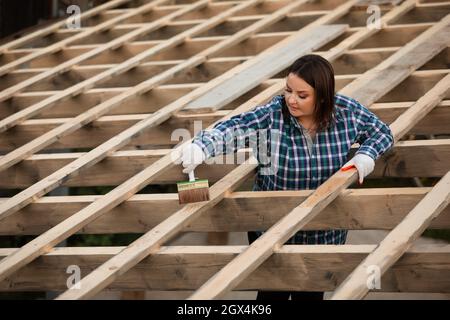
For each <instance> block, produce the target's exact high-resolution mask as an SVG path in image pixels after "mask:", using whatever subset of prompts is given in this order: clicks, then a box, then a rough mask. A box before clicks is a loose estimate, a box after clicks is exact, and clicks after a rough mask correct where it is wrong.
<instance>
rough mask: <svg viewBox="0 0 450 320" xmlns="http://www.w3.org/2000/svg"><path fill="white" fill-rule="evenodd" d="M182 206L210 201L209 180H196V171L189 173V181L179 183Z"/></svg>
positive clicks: (179, 198)
mask: <svg viewBox="0 0 450 320" xmlns="http://www.w3.org/2000/svg"><path fill="white" fill-rule="evenodd" d="M177 188H178V200H179V203H180V204H183V203H192V202H200V201H208V200H209V184H208V180H206V179H203V180H195V175H194V170H192V171H190V172H189V181H181V182H177Z"/></svg>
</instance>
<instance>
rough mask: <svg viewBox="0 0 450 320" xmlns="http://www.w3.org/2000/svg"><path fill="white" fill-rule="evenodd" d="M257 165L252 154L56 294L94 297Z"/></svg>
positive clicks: (70, 298) (177, 231)
mask: <svg viewBox="0 0 450 320" xmlns="http://www.w3.org/2000/svg"><path fill="white" fill-rule="evenodd" d="M257 166H258V161H257V160H256V159H255V158H250V159H249V160H248V161H246V162H245V163H244V164H243V165H241V166H239V167H238V168H236V169H235V170H233V171H232V172H230V173H229V174H227V175H226V176H225V177H224V178H222V179H221V180H220V181H218V182H217V183H215V184H214V185H213V186H212V187H211V188H210V190H209V193H210V200H209V201H202V202H197V203H191V204H187V205H185V206H184V207H183V208H181V209H180V210H178V211H177V212H175V213H174V214H172V215H170V217H168V218H167V219H165V220H164V221H162V222H161V223H160V224H158V225H157V226H156V227H154V228H152V229H151V230H150V231H148V232H147V233H145V234H144V235H143V236H141V237H139V238H138V239H137V240H135V241H134V242H133V243H131V244H130V245H129V246H128V247H127V248H125V249H124V250H122V251H121V252H120V253H119V254H118V255H115V256H114V257H113V258H111V259H110V260H108V261H107V262H105V263H104V264H102V265H101V266H100V267H98V268H96V269H95V270H94V271H93V272H92V273H90V274H89V275H88V276H86V277H84V278H83V279H82V280H81V281H80V288H79V289H72V290H71V289H69V290H67V291H66V292H64V293H63V294H61V295H60V296H58V298H57V299H60V300H61V299H62V300H73V299H89V298H91V297H93V296H94V295H96V294H97V293H98V292H100V291H101V290H102V289H103V288H104V287H106V286H108V285H109V284H111V283H112V282H113V281H114V280H115V279H117V277H119V276H120V275H122V274H124V273H125V272H127V271H128V270H129V269H130V268H131V267H133V266H134V265H135V264H137V263H139V262H140V261H142V259H144V258H145V257H146V256H148V255H149V254H152V253H155V252H156V251H158V250H159V249H160V247H161V246H162V245H163V244H164V243H165V242H166V241H168V240H170V239H171V238H172V237H173V236H175V235H176V234H178V233H179V232H180V231H181V230H182V229H183V228H184V227H185V226H187V225H188V224H189V223H190V222H191V221H194V220H195V219H196V218H197V217H198V216H200V215H201V214H202V213H203V212H205V211H206V210H207V209H209V208H212V207H214V205H215V204H217V203H218V202H219V201H220V200H222V199H223V197H224V196H225V194H226V193H228V192H231V191H233V189H235V188H237V187H238V186H239V185H240V184H241V183H242V181H243V180H245V179H246V178H247V176H249V175H253V173H254V169H255V168H256V167H257ZM6 259H8V258H6ZM2 262H3V261H2Z"/></svg>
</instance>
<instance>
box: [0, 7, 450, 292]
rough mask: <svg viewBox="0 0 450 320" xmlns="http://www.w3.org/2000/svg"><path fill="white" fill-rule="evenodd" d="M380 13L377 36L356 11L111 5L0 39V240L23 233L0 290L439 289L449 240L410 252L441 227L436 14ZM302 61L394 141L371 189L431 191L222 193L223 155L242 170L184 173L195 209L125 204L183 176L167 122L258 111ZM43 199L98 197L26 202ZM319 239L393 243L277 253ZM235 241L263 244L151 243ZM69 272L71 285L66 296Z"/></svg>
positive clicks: (345, 182) (350, 175)
mask: <svg viewBox="0 0 450 320" xmlns="http://www.w3.org/2000/svg"><path fill="white" fill-rule="evenodd" d="M384 3H385V4H383V6H381V10H382V16H381V21H380V25H381V29H376V28H368V27H366V25H365V23H366V19H367V14H366V12H365V10H366V8H367V5H369V4H370V1H357V0H351V1H341V0H325V1H312V0H297V1H273V0H272V1H271V0H247V1H206V0H200V1H190V3H186V1H183V3H182V4H180V3H178V2H177V1H173V0H171V1H170V0H154V1H143V0H141V1H136V0H134V1H133V0H114V1H110V2H108V3H106V4H104V5H102V6H99V7H97V8H93V9H92V10H90V11H88V12H85V13H83V15H82V17H81V18H82V25H83V27H82V28H81V29H80V30H69V29H65V25H64V23H63V22H60V23H57V24H54V25H52V26H50V27H47V28H45V29H42V30H39V31H37V32H35V33H32V34H30V35H28V36H25V37H23V38H21V39H17V40H15V41H12V42H10V43H7V44H5V45H3V46H0V63H1V64H0V75H1V76H2V78H1V79H2V81H1V87H0V90H2V91H0V151H1V154H2V156H0V188H1V189H19V190H21V191H19V192H17V193H16V194H15V195H13V196H11V197H9V198H2V199H0V235H30V234H31V235H36V236H37V237H36V238H34V239H33V240H32V241H30V242H29V243H27V244H25V245H24V246H23V247H21V248H5V249H0V256H1V258H0V259H1V260H0V290H2V291H35V290H57V291H62V294H61V295H60V296H59V297H58V299H89V298H92V297H94V296H95V295H96V294H98V293H100V292H101V291H102V290H104V289H111V290H194V291H195V292H194V293H193V294H192V295H191V296H190V299H214V298H221V297H223V296H224V295H225V294H226V293H228V292H229V291H231V290H255V289H262V290H264V289H271V290H274V289H276V290H307V291H308V290H311V291H335V292H334V293H333V295H332V297H331V298H332V299H355V298H363V297H364V296H365V295H366V294H367V292H368V289H367V285H366V284H367V282H366V280H367V273H366V269H367V267H368V266H373V265H379V266H380V269H381V272H382V274H383V277H382V290H383V291H401V292H432V293H437V292H442V293H449V292H450V254H449V253H450V245H425V246H415V245H412V242H413V241H414V240H415V239H416V238H417V237H419V236H420V235H421V234H422V232H423V231H424V230H425V229H426V228H432V229H448V228H449V226H450V212H449V210H450V208H447V205H448V202H449V190H450V188H449V180H450V179H449V173H448V172H449V171H450V162H449V160H448V159H450V140H449V139H448V135H449V134H450V127H449V126H448V123H449V121H450V92H449V87H450V75H449V69H448V65H449V57H450V47H449V45H450V38H449V36H448V35H449V34H450V32H449V31H450V15H449V13H450V2H430V3H428V2H417V1H413V0H405V1H392V2H391V3H390V2H389V1H386V2H384ZM381 44H383V45H381ZM294 48H295V50H294ZM309 52H314V53H317V54H320V55H322V56H323V57H325V58H327V59H328V60H329V61H330V62H332V64H333V66H334V68H335V71H336V83H337V88H336V89H337V91H339V92H341V93H343V94H346V95H349V96H352V97H354V98H356V99H357V100H359V101H360V102H361V103H363V104H364V105H366V106H367V107H369V108H370V109H371V110H373V111H374V112H375V113H376V114H377V115H379V116H380V118H381V119H382V120H384V121H386V122H387V123H389V124H390V127H391V129H392V132H393V133H394V137H395V142H396V143H395V146H394V147H393V149H392V150H391V151H390V152H388V153H387V154H386V155H384V156H383V157H382V158H381V159H380V160H379V161H377V166H376V169H375V171H374V173H373V174H372V175H371V177H372V178H379V177H401V178H414V177H431V178H441V177H442V179H441V180H440V181H439V182H438V183H437V184H436V185H435V186H434V187H414V188H369V189H367V188H366V189H347V188H348V187H349V186H350V185H352V183H353V182H354V181H355V180H356V176H357V174H356V171H355V170H351V171H348V172H337V173H336V174H335V175H333V176H332V177H330V179H329V180H328V181H326V182H325V183H324V184H322V185H321V186H320V187H319V188H318V189H317V190H305V191H276V192H250V191H235V190H236V189H238V188H241V187H242V188H244V189H245V187H244V186H245V185H246V184H248V183H249V182H251V179H252V177H253V174H254V171H255V168H256V167H257V163H256V160H255V159H254V158H253V157H252V156H251V153H250V150H246V149H242V150H240V151H238V153H237V154H236V155H235V156H236V158H240V159H245V162H243V163H241V164H225V165H219V164H217V165H202V166H200V167H199V170H198V173H197V174H198V175H199V176H205V177H207V178H208V179H209V180H210V181H211V182H213V183H214V184H213V185H212V186H211V190H210V193H211V200H210V201H208V202H202V203H196V204H189V205H185V206H180V205H179V204H178V203H177V196H176V194H173V193H149V194H136V193H137V192H138V191H140V190H141V189H142V188H144V187H145V186H147V185H149V184H160V185H167V184H173V183H174V182H176V181H179V180H183V179H184V177H183V175H182V174H181V170H180V166H179V165H178V164H177V163H176V161H177V160H178V159H179V158H180V150H181V148H182V146H183V145H184V144H185V143H189V142H190V140H189V139H186V140H184V141H183V143H182V144H180V143H178V138H179V136H177V137H176V139H174V138H173V136H172V133H173V132H174V131H175V130H176V129H179V128H183V130H184V132H189V133H190V134H192V133H195V132H197V131H198V127H197V126H196V121H199V120H201V121H202V124H203V126H205V124H206V126H209V127H212V125H213V124H214V123H216V122H217V121H220V120H223V119H227V118H229V117H231V116H233V115H235V114H239V113H241V112H245V111H248V110H251V109H252V108H253V107H255V106H256V105H258V104H262V103H264V102H265V101H267V100H268V99H270V97H272V96H273V95H274V94H278V93H280V92H281V90H282V89H283V86H284V79H283V78H282V77H283V71H284V70H285V69H286V68H287V67H288V66H289V65H290V63H291V62H292V61H294V60H295V59H296V58H298V57H300V56H301V55H303V54H306V53H309ZM236 84H238V85H236ZM411 135H418V136H419V137H422V136H425V137H429V136H430V135H433V136H436V135H442V136H443V138H442V139H424V138H420V139H417V140H412V139H411V140H408V139H406V138H407V137H408V136H411ZM445 135H447V136H445ZM357 147H358V146H354V149H356V148H357ZM86 148H87V149H88V151H82V152H78V150H79V149H86ZM58 149H63V150H67V149H75V150H76V151H77V152H66V151H65V152H64V153H60V152H58V151H59V150H58ZM38 152H39V153H38ZM412 155H414V157H412ZM233 159H234V155H233ZM111 172H114V174H111ZM61 186H67V187H84V186H113V187H114V188H112V190H111V191H109V192H108V193H107V194H105V195H103V196H98V195H96V196H94V195H93V196H45V195H46V194H47V193H49V192H50V191H52V190H54V189H56V188H58V187H61ZM267 203H271V204H272V203H275V204H279V205H277V206H272V205H271V207H272V208H277V211H274V210H270V209H269V210H268V209H267V208H268V206H267ZM362 208H364V210H362ZM124 213H126V214H124ZM344 213H345V214H344ZM319 228H320V229H333V228H345V229H360V230H365V229H383V230H392V231H390V233H389V235H388V236H387V237H386V238H385V239H384V240H383V241H382V242H381V243H380V245H379V246H376V247H375V246H371V245H342V246H306V245H305V246H292V245H289V246H283V243H284V242H285V241H286V240H287V239H288V238H290V237H291V236H292V235H293V234H294V233H295V232H297V231H298V230H300V229H305V230H317V229H319ZM250 230H267V232H265V234H264V235H263V236H262V237H261V238H259V239H258V240H257V241H255V242H254V243H253V244H252V245H249V246H193V247H177V246H170V245H166V243H167V242H168V241H170V240H172V239H173V238H174V237H175V236H177V235H178V234H180V232H189V231H195V232H213V233H217V232H233V231H235V232H244V231H250ZM76 233H78V234H110V233H142V234H143V235H142V236H141V237H140V238H138V239H137V240H136V241H134V242H133V243H131V244H130V245H128V246H126V247H107V248H95V247H86V248H70V247H68V248H59V247H55V246H57V245H58V244H59V243H60V242H62V241H64V240H65V239H67V238H68V237H70V236H71V235H73V234H76ZM150 255H151V259H149V257H148V256H150ZM293 261H294V262H293ZM295 261H296V262H295ZM336 262H339V263H336ZM74 264H76V265H79V266H80V267H81V268H82V270H83V273H82V274H83V276H84V277H83V278H82V280H81V282H80V283H79V286H77V287H76V288H75V287H74V288H71V289H68V288H67V286H66V278H67V273H66V267H67V266H69V265H74ZM199 265H200V266H204V270H200V269H199ZM168 266H169V267H168ZM277 268H283V270H290V271H291V272H284V271H283V272H282V274H278V273H277ZM433 268H440V269H441V272H440V273H441V275H440V276H436V275H433V274H432V273H431V272H430V271H429V269H433ZM398 270H408V271H409V273H408V272H406V273H405V272H401V271H398ZM35 271H39V272H35ZM352 271H353V272H352ZM268 274H270V278H273V279H271V280H270V281H267V278H268V277H267V275H268ZM412 274H419V275H420V277H421V279H420V281H418V280H415V281H411V279H412V278H413V275H412ZM442 274H444V279H442ZM330 275H331V276H330ZM445 275H449V276H448V277H447V278H446V279H447V280H446V279H445ZM140 279H145V281H141V280H140Z"/></svg>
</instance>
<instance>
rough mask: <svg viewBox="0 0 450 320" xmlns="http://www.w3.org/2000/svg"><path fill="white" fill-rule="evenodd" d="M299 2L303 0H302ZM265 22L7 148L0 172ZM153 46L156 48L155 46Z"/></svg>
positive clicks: (16, 118)
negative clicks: (15, 146)
mask: <svg viewBox="0 0 450 320" xmlns="http://www.w3.org/2000/svg"><path fill="white" fill-rule="evenodd" d="M258 1H262V0H251V1H249V2H244V3H242V5H239V6H236V7H233V8H232V9H230V10H228V11H226V12H223V13H222V14H220V15H219V16H216V17H214V18H213V19H211V20H208V21H206V22H205V23H204V24H201V25H198V26H196V27H194V28H193V29H189V30H187V31H185V32H183V33H182V34H179V35H177V36H175V37H173V38H171V39H170V40H168V41H167V42H165V43H164V44H163V45H162V46H160V47H159V48H158V50H159V49H161V48H163V47H164V48H167V47H172V46H173V45H174V44H176V43H179V42H182V41H183V40H184V39H185V38H186V37H189V36H192V35H194V34H196V33H197V32H199V31H200V30H205V29H208V28H210V27H212V26H214V25H216V24H219V23H220V22H222V21H224V20H226V18H227V17H228V16H230V15H232V14H235V13H236V12H238V11H239V9H242V8H245V7H246V6H249V5H252V4H255V3H257V2H258ZM302 1H305V0H302ZM294 4H295V3H294ZM297 5H298V3H297ZM260 22H261V23H260ZM267 22H268V21H259V22H258V23H256V24H257V26H256V27H257V28H253V27H252V26H251V27H249V28H247V29H243V30H241V31H242V32H240V33H237V34H235V36H233V37H231V38H229V39H227V40H224V41H223V42H220V43H218V44H217V45H215V46H213V47H209V48H207V49H205V50H203V51H201V52H200V53H198V54H196V55H194V56H193V57H191V58H190V59H188V60H185V61H183V62H182V63H180V64H178V65H176V66H174V67H172V68H169V69H167V70H165V71H164V72H162V73H160V74H158V75H157V76H154V77H152V78H150V79H147V80H146V81H143V82H141V83H139V84H138V85H136V86H134V87H132V88H130V89H129V90H127V91H125V92H123V93H122V94H119V95H117V96H114V97H113V98H111V99H109V100H107V101H105V102H103V103H101V104H99V105H96V106H95V107H93V108H91V109H89V110H88V111H86V112H83V113H81V114H79V115H78V116H77V117H75V118H73V119H71V120H69V121H67V122H66V123H64V124H63V125H60V126H58V127H56V128H55V129H53V130H51V131H49V132H46V133H45V134H43V135H42V136H40V137H38V138H36V139H35V140H32V141H30V142H28V143H27V144H25V145H23V146H21V147H19V148H17V149H15V150H14V151H11V152H10V153H8V154H6V155H5V156H3V157H1V158H0V171H1V170H4V169H6V168H8V167H10V166H12V165H14V164H15V163H17V162H19V161H21V160H23V159H24V158H26V157H27V156H30V155H31V154H33V153H35V152H37V151H39V150H41V149H42V148H44V147H46V146H48V145H50V144H51V143H53V142H55V141H57V140H59V139H60V138H61V137H63V136H66V135H68V134H70V133H72V132H74V131H76V130H77V129H79V128H81V127H82V126H84V125H86V124H88V123H90V122H92V121H93V120H95V119H98V118H99V117H100V116H102V115H104V114H105V113H107V112H108V111H109V110H111V109H113V108H117V107H118V106H119V105H120V104H122V103H125V102H126V101H127V100H129V99H131V98H132V97H134V96H137V95H139V94H142V93H144V92H147V91H149V90H151V89H152V88H154V87H155V86H157V85H159V84H161V83H163V82H166V81H168V80H170V79H171V78H172V77H173V76H174V75H175V74H177V73H179V72H182V71H183V70H187V69H189V68H192V67H195V66H197V65H199V64H201V63H203V62H204V61H206V60H207V59H208V57H209V56H210V55H213V54H215V53H217V52H218V51H220V50H222V49H223V47H227V46H228V45H230V44H232V43H233V42H234V41H238V40H240V41H242V40H243V39H245V38H246V37H248V36H249V34H253V33H256V32H257V31H258V30H259V29H260V28H262V27H263V26H264V24H263V23H267ZM153 49H156V47H155V48H153ZM152 52H153V51H152ZM149 55H150V52H146V53H145V55H144V56H146V57H148V56H149ZM137 57H138V59H134V58H133V59H131V60H128V61H127V62H126V63H124V64H125V65H124V66H122V65H121V66H122V67H121V68H125V69H130V68H132V67H133V66H134V64H138V63H139V62H140V60H141V59H143V56H137ZM137 57H135V58H137ZM113 69H115V68H112V69H110V70H113ZM110 70H109V71H110ZM98 76H99V75H98ZM98 76H97V77H98ZM102 76H103V75H102ZM94 78H96V77H94ZM88 81H92V78H91V79H89V80H88ZM94 82H95V81H94ZM80 85H81V87H82V88H85V84H83V83H81V84H78V85H76V86H74V87H80ZM74 87H71V88H69V89H67V90H72V89H73V88H74ZM77 90H78V89H77ZM61 95H62V96H67V95H68V92H66V90H64V91H63V92H62V93H61ZM60 98H61V97H56V98H55V96H52V97H50V98H49V99H52V100H55V99H56V100H57V99H60ZM46 100H47V99H46ZM43 105H46V106H48V105H49V104H48V103H47V102H45V103H43ZM36 106H41V104H38V105H34V106H31V107H30V108H31V109H33V110H32V111H31V112H30V110H29V109H28V108H27V109H25V110H23V114H22V112H18V113H15V114H14V115H12V116H11V117H10V118H14V119H13V121H12V122H8V123H5V126H4V128H8V127H9V126H10V125H11V124H13V123H16V122H17V121H20V120H21V119H22V118H23V116H25V115H24V114H27V116H29V115H30V114H34V112H37V111H36V110H38V109H40V107H39V108H36ZM160 112H161V113H164V111H163V110H160ZM167 114H168V115H170V113H167Z"/></svg>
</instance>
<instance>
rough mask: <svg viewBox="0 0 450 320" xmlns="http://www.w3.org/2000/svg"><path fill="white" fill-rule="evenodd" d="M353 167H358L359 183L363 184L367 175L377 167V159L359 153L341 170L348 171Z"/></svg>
mask: <svg viewBox="0 0 450 320" xmlns="http://www.w3.org/2000/svg"><path fill="white" fill-rule="evenodd" d="M353 167H356V170H358V176H359V184H362V183H363V180H364V178H365V177H367V176H368V175H369V174H370V173H371V172H372V171H373V169H374V168H375V161H374V160H373V159H372V157H369V156H368V155H365V154H362V153H358V154H356V155H355V156H354V157H353V158H352V159H351V160H350V161H349V162H347V163H346V164H345V165H344V166H343V167H342V169H341V170H342V171H346V170H349V169H350V168H353Z"/></svg>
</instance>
